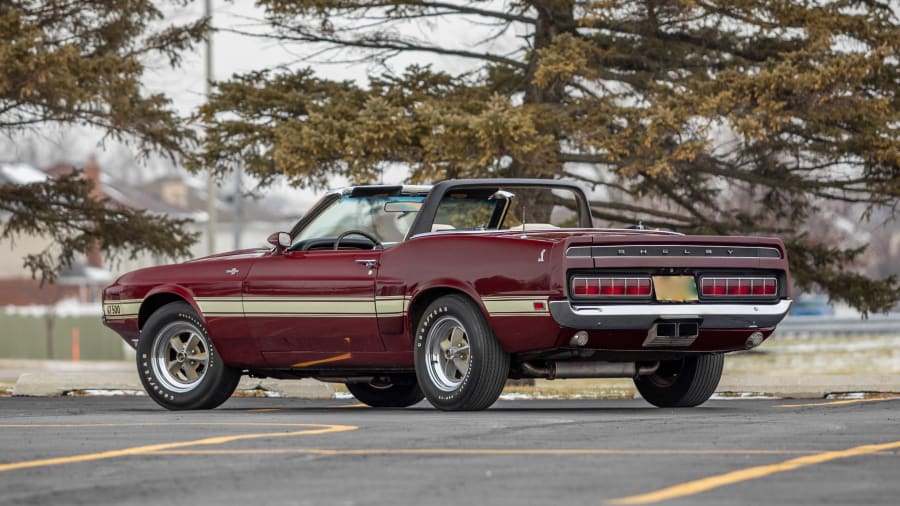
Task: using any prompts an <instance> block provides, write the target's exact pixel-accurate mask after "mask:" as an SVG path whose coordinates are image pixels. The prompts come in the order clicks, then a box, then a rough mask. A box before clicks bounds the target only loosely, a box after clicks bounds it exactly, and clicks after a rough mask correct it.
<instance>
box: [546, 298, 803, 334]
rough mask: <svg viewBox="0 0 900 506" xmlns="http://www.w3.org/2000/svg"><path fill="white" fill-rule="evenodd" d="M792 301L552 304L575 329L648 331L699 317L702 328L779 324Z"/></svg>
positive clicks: (560, 318)
mask: <svg viewBox="0 0 900 506" xmlns="http://www.w3.org/2000/svg"><path fill="white" fill-rule="evenodd" d="M791 302H792V301H791V300H787V299H786V300H782V301H779V302H778V303H776V304H631V305H592V306H583V305H579V306H573V305H572V304H571V302H570V301H567V300H555V301H551V302H550V304H549V305H550V314H551V315H553V319H554V320H556V322H557V323H559V324H560V325H562V326H563V327H569V328H573V329H620V330H633V329H639V330H647V329H649V328H650V327H651V326H652V325H653V323H654V322H656V321H658V320H700V328H701V329H704V328H709V329H751V328H767V327H774V326H775V325H778V323H779V322H780V321H781V320H782V319H783V318H784V317H785V315H787V312H788V310H789V309H790V308H791Z"/></svg>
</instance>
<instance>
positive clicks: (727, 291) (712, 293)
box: [700, 277, 778, 297]
mask: <svg viewBox="0 0 900 506" xmlns="http://www.w3.org/2000/svg"><path fill="white" fill-rule="evenodd" d="M700 294H701V295H703V296H704V297H774V296H775V295H777V294H778V280H776V279H775V278H756V277H754V278H745V277H721V278H720V277H716V278H710V277H707V278H703V280H702V281H701V282H700Z"/></svg>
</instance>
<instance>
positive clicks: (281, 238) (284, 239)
mask: <svg viewBox="0 0 900 506" xmlns="http://www.w3.org/2000/svg"><path fill="white" fill-rule="evenodd" d="M266 242H268V243H269V244H271V245H272V246H275V253H281V252H282V251H284V250H286V249H288V248H290V247H291V234H289V233H287V232H275V233H274V234H272V235H270V236H269V238H268V239H266Z"/></svg>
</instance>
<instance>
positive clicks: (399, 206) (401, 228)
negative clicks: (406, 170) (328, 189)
mask: <svg viewBox="0 0 900 506" xmlns="http://www.w3.org/2000/svg"><path fill="white" fill-rule="evenodd" d="M424 200H425V197H424V196H363V197H352V196H349V195H345V196H343V197H341V198H340V199H338V200H335V201H334V202H332V203H331V205H329V206H328V207H327V208H325V210H323V211H322V212H321V213H319V215H318V216H316V217H315V218H314V219H313V220H312V221H311V222H309V224H307V225H306V227H304V228H303V230H301V231H300V233H299V234H297V236H296V237H294V241H293V242H294V244H296V243H298V242H301V241H304V240H307V239H314V238H322V237H337V236H338V235H340V234H342V233H343V232H346V231H348V230H359V231H362V232H366V233H368V234H369V235H372V236H374V237H376V238H377V239H378V240H379V241H381V242H382V243H391V242H400V241H402V240H403V238H404V237H405V236H406V232H407V231H408V230H409V227H410V226H412V222H413V220H414V219H415V217H416V213H418V211H419V207H421V204H422V202H423V201H424Z"/></svg>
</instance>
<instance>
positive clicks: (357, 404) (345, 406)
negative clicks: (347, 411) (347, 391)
mask: <svg viewBox="0 0 900 506" xmlns="http://www.w3.org/2000/svg"><path fill="white" fill-rule="evenodd" d="M328 407H329V408H368V407H369V405H368V404H363V403H361V402H357V403H356V404H337V405H335V406H328Z"/></svg>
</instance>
